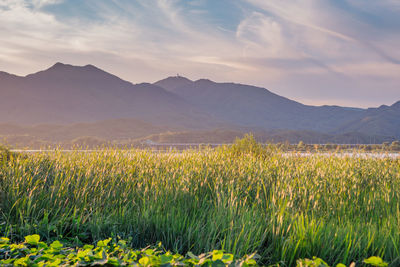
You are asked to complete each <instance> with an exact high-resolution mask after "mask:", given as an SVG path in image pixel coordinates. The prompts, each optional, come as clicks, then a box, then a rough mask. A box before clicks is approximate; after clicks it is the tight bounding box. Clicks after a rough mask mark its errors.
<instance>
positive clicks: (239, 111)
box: [0, 62, 400, 140]
mask: <svg viewBox="0 0 400 267" xmlns="http://www.w3.org/2000/svg"><path fill="white" fill-rule="evenodd" d="M397 118H400V101H397V102H395V103H393V104H392V105H391V106H387V105H382V106H380V107H376V108H368V109H362V108H354V107H342V106H337V105H323V106H312V105H305V104H302V103H300V102H297V101H295V100H291V99H288V98H286V97H283V96H280V95H278V94H276V93H274V92H272V91H270V90H268V89H266V88H262V87H257V86H251V85H245V84H240V83H232V82H224V83H218V82H214V81H211V80H209V79H198V80H195V81H193V80H190V79H188V78H186V77H182V76H171V77H167V78H165V79H162V80H159V81H157V82H155V83H137V84H133V83H131V82H129V81H125V80H123V79H121V78H119V77H118V76H116V75H114V74H111V73H108V72H106V71H104V70H102V69H100V68H98V67H96V66H94V65H91V64H88V65H84V66H74V65H70V64H64V63H60V62H57V63H55V64H54V65H52V66H51V67H49V68H48V69H45V70H42V71H38V72H36V73H32V74H28V75H26V76H17V75H13V74H9V73H7V72H0V123H1V124H4V123H12V124H17V125H35V124H42V127H44V126H43V124H52V125H59V124H61V125H74V124H77V123H78V124H79V123H84V124H85V123H86V124H87V123H89V124H90V123H92V124H93V123H94V124H96V123H97V124H96V127H98V129H99V131H102V132H104V131H105V129H104V127H106V125H114V126H113V127H115V128H116V129H115V134H114V135H115V138H119V137H118V136H120V135H119V134H118V129H120V130H121V128H120V127H121V125H123V123H120V122H118V123H117V122H116V121H114V120H123V119H126V120H136V122H137V123H136V124H137V125H147V126H146V127H147V128H146V129H157V130H155V131H152V132H151V134H158V132H159V133H162V131H171V130H172V131H181V132H182V131H212V130H213V129H218V128H224V129H232V130H233V131H236V130H237V129H248V130H249V131H258V130H260V129H261V130H263V131H276V130H279V131H281V132H282V133H283V132H286V133H288V132H290V131H298V132H299V133H302V135H303V136H306V135H307V134H306V132H307V131H310V132H314V133H321V134H325V135H329V136H334V135H338V136H345V135H346V134H347V133H352V135H355V134H357V133H358V134H359V135H360V136H363V138H364V139H365V140H366V139H367V137H365V136H382V137H384V136H386V137H387V138H389V139H390V138H397V139H400V120H399V119H397ZM110 120H113V121H114V122H113V123H110V122H109V121H110ZM107 121H108V122H107ZM138 121H141V122H143V124H140V123H138ZM99 122H101V123H100V124H104V127H103V126H100V125H98V124H99ZM115 125H118V127H117V126H115ZM149 125H151V127H150V126H149ZM10 127H11V126H10ZM85 127H86V128H91V126H88V125H86V126H85ZM110 127H111V126H110ZM11 128H12V129H15V131H16V132H18V131H17V128H13V127H11ZM11 128H10V129H11ZM44 128H46V127H44ZM92 128H93V127H92ZM127 128H129V129H136V130H137V131H139V128H137V127H136V128H132V127H128V126H127ZM51 129H53V128H51ZM69 129H73V131H75V132H77V133H78V132H79V131H78V129H77V128H74V127H70V128H69ZM157 131H158V132H157ZM111 132H112V131H111ZM128 132H129V131H128ZM57 134H58V135H60V136H61V135H62V134H61V132H59V133H57ZM130 134H131V135H132V136H135V137H137V136H136V135H135V134H134V133H133V132H132V131H130ZM71 136H74V134H71ZM290 136H293V134H292V133H291V134H290ZM315 136H316V135H315ZM125 137H126V138H128V136H125ZM46 138H50V137H46ZM332 138H333V137H332ZM382 140H383V139H382ZM390 140H391V139H390Z"/></svg>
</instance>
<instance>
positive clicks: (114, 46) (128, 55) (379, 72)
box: [0, 0, 400, 107]
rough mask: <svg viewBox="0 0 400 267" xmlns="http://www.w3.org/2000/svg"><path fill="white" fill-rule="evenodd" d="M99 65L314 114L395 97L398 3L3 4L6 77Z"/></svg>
mask: <svg viewBox="0 0 400 267" xmlns="http://www.w3.org/2000/svg"><path fill="white" fill-rule="evenodd" d="M56 62H63V63H68V64H73V65H87V64H93V65H96V66H97V67H99V68H101V69H104V70H105V71H108V72H111V73H113V74H115V75H117V76H119V77H121V78H123V79H125V80H128V81H131V82H133V83H140V82H155V81H157V80H160V79H163V78H165V77H168V76H174V75H177V74H180V75H181V76H185V77H188V78H190V79H192V80H197V79H200V78H208V79H211V80H214V81H217V82H237V83H244V84H250V85H256V86H261V87H265V88H267V89H269V90H270V91H272V92H274V93H277V94H279V95H282V96H285V97H288V98H290V99H293V100H296V101H299V102H302V103H305V104H312V105H324V104H329V105H342V106H354V107H376V106H380V105H381V104H387V105H391V104H393V103H394V102H396V101H398V100H400V0H85V1H83V0H29V1H28V0H0V70H2V71H6V72H9V73H14V74H17V75H27V74H29V73H33V72H37V71H39V70H43V69H46V68H49V67H50V66H51V65H53V64H54V63H56Z"/></svg>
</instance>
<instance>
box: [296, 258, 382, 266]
mask: <svg viewBox="0 0 400 267" xmlns="http://www.w3.org/2000/svg"><path fill="white" fill-rule="evenodd" d="M363 263H364V264H366V265H367V266H375V267H387V266H388V265H389V264H388V263H387V262H384V261H383V260H382V259H381V258H380V257H370V258H368V259H365V260H364V261H363ZM297 267H329V265H328V264H327V263H326V262H325V261H323V260H322V259H320V258H317V257H314V258H313V259H300V260H298V261H297ZM336 267H346V265H344V264H343V263H339V264H337V265H336ZM349 267H356V263H355V262H353V263H351V264H350V265H349Z"/></svg>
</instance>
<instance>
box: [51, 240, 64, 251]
mask: <svg viewBox="0 0 400 267" xmlns="http://www.w3.org/2000/svg"><path fill="white" fill-rule="evenodd" d="M50 247H52V248H54V249H57V250H59V249H61V248H62V247H63V244H61V242H60V241H58V240H56V241H54V242H53V243H51V244H50Z"/></svg>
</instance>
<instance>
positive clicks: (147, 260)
mask: <svg viewBox="0 0 400 267" xmlns="http://www.w3.org/2000/svg"><path fill="white" fill-rule="evenodd" d="M149 263H150V258H149V257H142V258H141V259H140V260H139V264H141V265H143V266H147V265H148V264H149Z"/></svg>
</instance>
